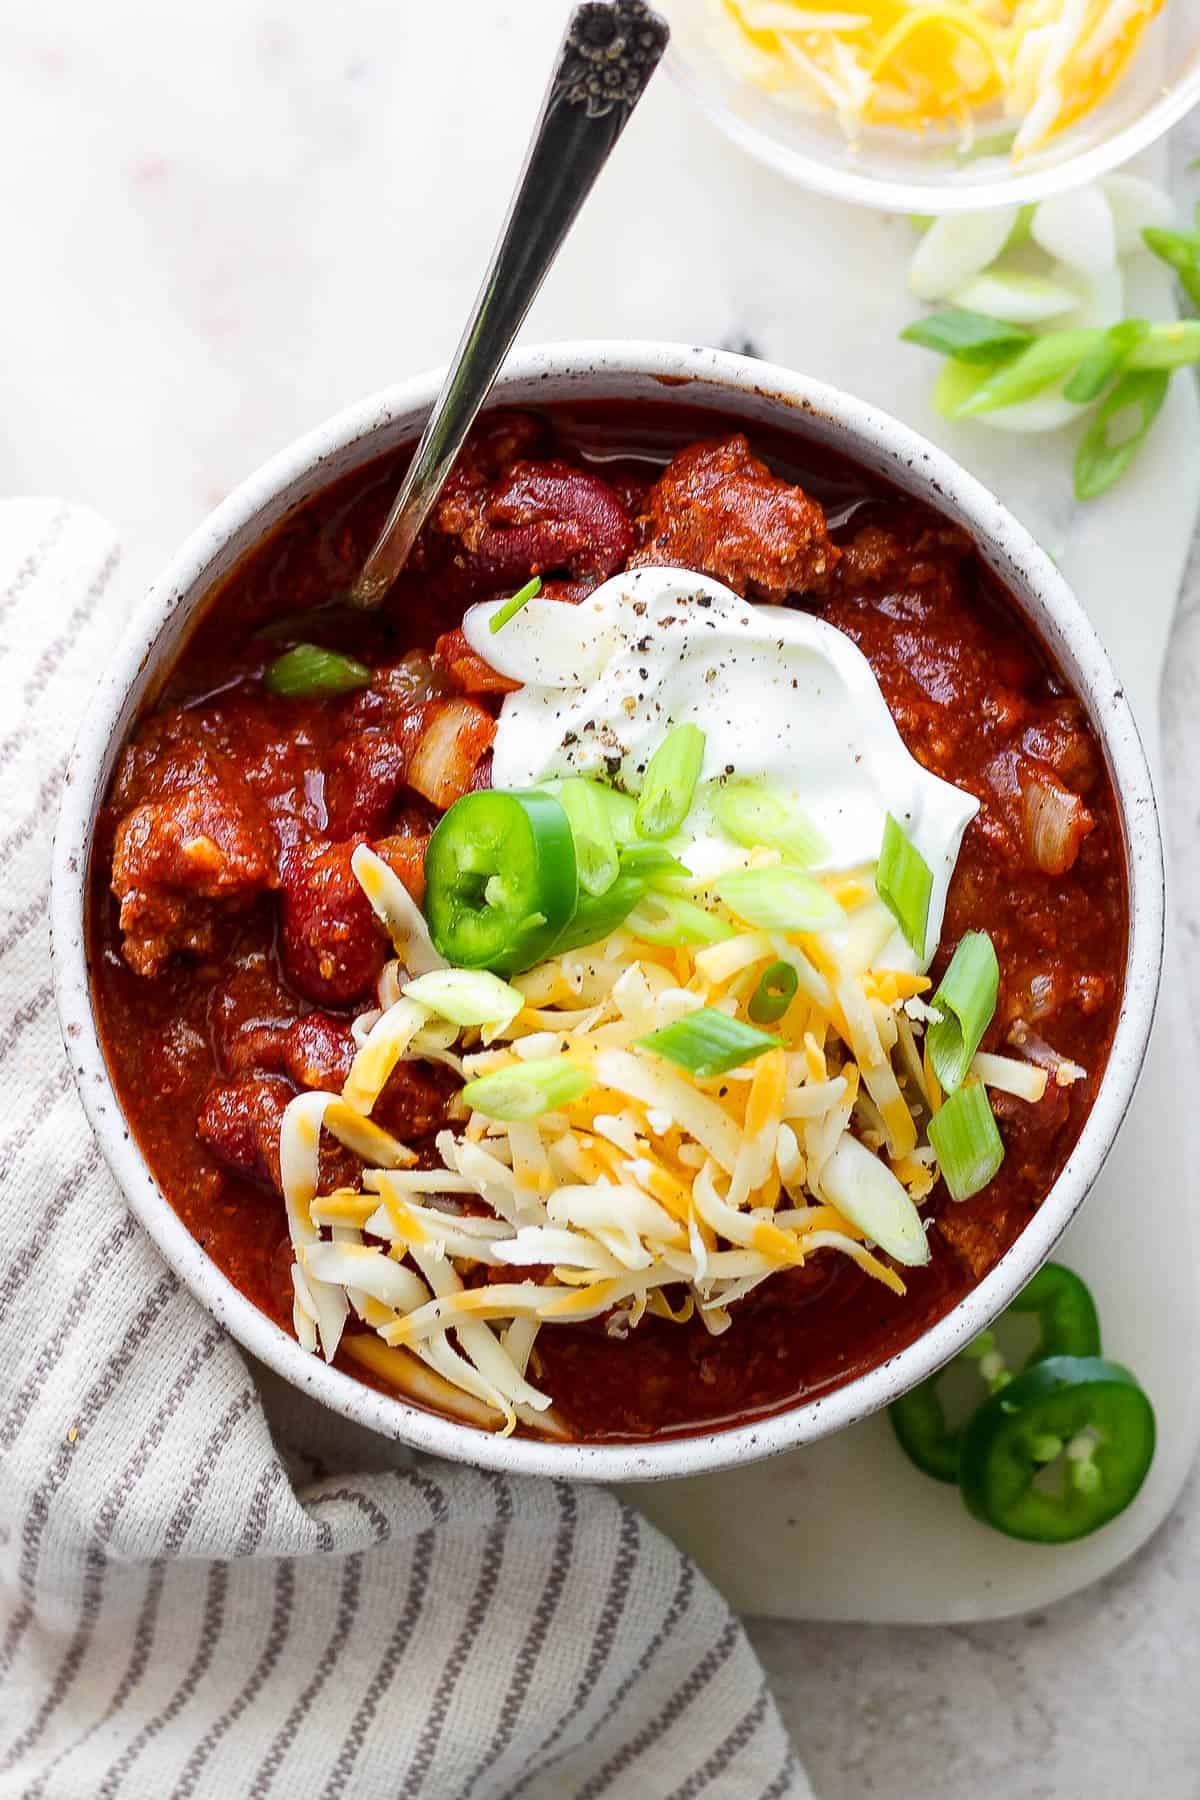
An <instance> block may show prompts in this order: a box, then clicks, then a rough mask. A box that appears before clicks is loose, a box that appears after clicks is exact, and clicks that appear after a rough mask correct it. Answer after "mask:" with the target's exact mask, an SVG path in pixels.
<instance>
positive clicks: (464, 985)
mask: <svg viewBox="0 0 1200 1800" xmlns="http://www.w3.org/2000/svg"><path fill="white" fill-rule="evenodd" d="M404 993H405V995H406V996H407V997H408V999H410V1000H415V1001H418V1002H419V1003H420V1004H421V1005H422V1006H427V1007H428V1008H429V1010H430V1011H431V1012H435V1013H437V1014H438V1015H439V1016H440V1017H441V1018H443V1019H449V1020H450V1022H451V1023H452V1024H454V1025H492V1026H495V1027H496V1028H497V1029H498V1030H502V1029H503V1028H504V1026H506V1025H510V1024H511V1023H512V1021H513V1020H514V1019H515V1018H516V1016H517V1014H518V1013H519V1012H520V1010H521V1008H522V1007H523V1006H524V1004H525V996H524V994H521V993H518V992H517V989H516V988H515V987H510V986H509V984H508V982H507V981H501V979H500V977H499V976H498V975H493V974H491V972H490V971H489V970H487V969H431V970H430V972H429V973H428V974H427V975H418V976H417V978H416V980H415V981H408V982H406V983H405V984H404Z"/></svg>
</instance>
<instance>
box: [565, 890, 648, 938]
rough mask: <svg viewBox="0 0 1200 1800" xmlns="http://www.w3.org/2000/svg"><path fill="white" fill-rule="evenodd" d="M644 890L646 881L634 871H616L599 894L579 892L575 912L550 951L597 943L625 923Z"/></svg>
mask: <svg viewBox="0 0 1200 1800" xmlns="http://www.w3.org/2000/svg"><path fill="white" fill-rule="evenodd" d="M645 892H646V884H645V882H643V881H641V880H640V879H639V878H638V877H637V876H636V875H618V876H617V879H616V880H615V881H614V882H613V884H612V886H611V887H610V888H606V889H605V891H604V893H602V894H589V893H587V892H586V891H583V892H581V893H580V895H579V899H578V901H577V903H576V906H575V912H574V915H573V916H572V918H571V919H570V920H569V921H568V923H567V925H566V926H565V927H564V928H563V931H562V933H561V935H560V936H559V937H557V938H556V939H555V940H554V951H553V954H554V955H555V956H565V955H566V953H567V951H568V950H583V949H585V948H586V947H587V945H588V944H598V943H600V941H601V940H602V939H603V938H607V937H611V936H612V934H613V932H614V931H615V930H616V929H617V927H618V925H623V924H624V923H625V921H626V919H627V918H628V917H629V915H630V913H631V912H632V911H633V909H634V907H635V906H636V905H637V904H638V902H639V901H640V900H641V898H642V896H643V895H644V894H645Z"/></svg>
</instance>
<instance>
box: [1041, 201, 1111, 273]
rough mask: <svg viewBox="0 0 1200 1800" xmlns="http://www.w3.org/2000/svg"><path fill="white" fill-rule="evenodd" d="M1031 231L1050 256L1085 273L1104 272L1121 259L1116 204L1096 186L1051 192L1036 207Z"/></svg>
mask: <svg viewBox="0 0 1200 1800" xmlns="http://www.w3.org/2000/svg"><path fill="white" fill-rule="evenodd" d="M1029 232H1030V236H1031V237H1032V238H1033V241H1034V243H1035V244H1038V245H1040V246H1041V248H1042V249H1043V250H1044V251H1045V252H1046V254H1047V255H1048V256H1053V257H1055V258H1056V259H1057V260H1058V261H1059V262H1064V263H1066V265H1067V267H1068V268H1071V269H1077V270H1078V271H1079V273H1080V274H1081V275H1088V276H1091V277H1093V278H1094V277H1096V276H1099V275H1104V274H1106V273H1107V272H1108V270H1109V269H1111V268H1112V267H1113V265H1114V264H1115V262H1116V260H1117V234H1116V229H1115V227H1114V224H1113V214H1112V208H1111V206H1110V205H1109V203H1108V199H1107V197H1106V196H1105V194H1104V193H1103V191H1102V190H1101V189H1100V188H1099V187H1096V186H1088V187H1081V188H1073V189H1072V190H1071V192H1070V193H1069V194H1051V195H1050V197H1049V199H1047V200H1041V201H1039V202H1038V204H1037V205H1036V206H1035V207H1034V209H1033V217H1032V218H1031V219H1030V221H1029Z"/></svg>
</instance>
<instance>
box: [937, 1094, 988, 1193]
mask: <svg viewBox="0 0 1200 1800" xmlns="http://www.w3.org/2000/svg"><path fill="white" fill-rule="evenodd" d="M929 1141H930V1143H931V1144H932V1145H933V1148H934V1150H935V1151H936V1153H937V1159H938V1168H939V1169H940V1170H941V1172H942V1179H943V1181H944V1182H945V1183H946V1186H947V1187H948V1188H949V1189H950V1193H951V1196H952V1197H953V1198H954V1199H955V1200H969V1199H970V1198H971V1195H972V1194H977V1193H978V1192H979V1190H980V1188H985V1187H986V1186H987V1184H988V1182H989V1181H990V1180H991V1179H992V1176H993V1175H994V1174H995V1173H996V1170H997V1169H998V1168H999V1167H1000V1164H1001V1163H1002V1162H1003V1161H1004V1144H1003V1142H1002V1141H1001V1137H1000V1133H999V1131H998V1130H997V1128H996V1121H995V1119H994V1118H993V1116H992V1109H991V1107H990V1105H989V1104H988V1097H987V1095H986V1093H985V1092H984V1090H983V1085H982V1083H981V1082H978V1081H969V1082H967V1084H966V1086H965V1087H960V1088H959V1089H958V1091H957V1092H956V1093H953V1094H951V1095H950V1098H949V1099H948V1100H947V1101H946V1103H945V1105H944V1106H942V1107H941V1108H940V1109H939V1111H937V1112H935V1113H934V1115H933V1117H932V1119H930V1121H929Z"/></svg>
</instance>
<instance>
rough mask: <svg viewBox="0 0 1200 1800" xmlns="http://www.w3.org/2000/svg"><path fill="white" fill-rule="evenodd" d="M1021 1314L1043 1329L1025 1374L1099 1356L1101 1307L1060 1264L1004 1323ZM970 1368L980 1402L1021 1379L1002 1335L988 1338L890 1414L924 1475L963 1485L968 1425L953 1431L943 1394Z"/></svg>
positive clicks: (1049, 1268) (1047, 1270) (1039, 1278)
mask: <svg viewBox="0 0 1200 1800" xmlns="http://www.w3.org/2000/svg"><path fill="white" fill-rule="evenodd" d="M1016 1313H1024V1314H1033V1315H1034V1316H1035V1317H1036V1319H1037V1324H1038V1338H1037V1342H1036V1343H1035V1344H1034V1346H1033V1349H1032V1350H1031V1352H1030V1353H1029V1355H1028V1356H1026V1357H1025V1358H1024V1360H1023V1361H1022V1362H1021V1363H1020V1364H1019V1368H1021V1369H1024V1368H1028V1367H1031V1366H1033V1365H1034V1364H1036V1363H1039V1362H1041V1361H1042V1360H1043V1359H1044V1358H1045V1357H1048V1356H1099V1354H1100V1320H1099V1318H1098V1316H1097V1313H1096V1303H1095V1301H1094V1300H1093V1299H1092V1296H1091V1292H1090V1290H1089V1289H1088V1286H1087V1284H1086V1283H1085V1282H1083V1281H1081V1280H1080V1278H1079V1276H1078V1275H1076V1274H1075V1273H1074V1272H1073V1270H1071V1269H1066V1268H1064V1267H1063V1265H1062V1264H1061V1263H1045V1264H1044V1265H1043V1267H1042V1268H1040V1269H1039V1270H1038V1272H1037V1274H1036V1275H1035V1276H1034V1278H1033V1280H1032V1281H1031V1282H1029V1283H1028V1284H1027V1286H1025V1287H1024V1288H1022V1290H1021V1292H1020V1293H1019V1294H1018V1295H1017V1297H1016V1299H1015V1300H1014V1301H1013V1302H1012V1305H1011V1306H1010V1307H1009V1308H1008V1309H1007V1311H1006V1312H1005V1313H1004V1314H1002V1316H1001V1321H1000V1323H1001V1324H1002V1323H1003V1320H1004V1319H1009V1318H1011V1317H1012V1316H1013V1315H1014V1314H1016ZM968 1364H969V1365H971V1367H972V1369H973V1370H974V1372H975V1377H976V1380H975V1386H976V1389H977V1393H978V1400H979V1402H980V1403H983V1402H984V1401H986V1400H987V1399H988V1397H989V1395H991V1394H995V1393H998V1392H1000V1391H1001V1390H1002V1389H1003V1388H1004V1387H1006V1386H1007V1385H1008V1383H1009V1382H1011V1381H1012V1380H1013V1379H1014V1376H1015V1374H1016V1372H1017V1371H1015V1370H1012V1369H1010V1368H1009V1367H1008V1364H1007V1363H1006V1362H1005V1360H1004V1357H1003V1356H1002V1354H1001V1352H1000V1350H999V1348H998V1347H997V1343H996V1334H995V1332H994V1331H985V1332H981V1333H980V1335H979V1336H978V1337H977V1338H975V1339H974V1340H973V1341H972V1342H971V1343H970V1344H968V1346H967V1348H966V1349H965V1350H962V1351H960V1352H959V1354H958V1355H957V1356H956V1357H955V1358H954V1360H953V1362H951V1363H948V1364H947V1366H946V1368H944V1369H939V1370H938V1372H937V1374H936V1375H931V1376H930V1377H929V1380H928V1381H923V1382H922V1383H921V1384H920V1386H919V1387H915V1388H912V1389H911V1390H910V1391H909V1392H908V1393H907V1394H902V1395H901V1396H900V1398H899V1400H896V1401H894V1402H893V1404H892V1406H891V1408H890V1415H891V1420H892V1429H893V1430H894V1431H895V1433H896V1437H897V1440H898V1441H899V1444H900V1446H901V1448H902V1449H903V1450H904V1452H905V1454H906V1455H907V1456H908V1458H909V1460H910V1461H912V1462H914V1463H916V1465H917V1467H918V1469H920V1470H922V1471H923V1473H924V1474H926V1475H932V1476H933V1478H934V1479H935V1480H936V1481H950V1482H956V1481H957V1480H958V1464H959V1451H960V1447H961V1444H962V1438H963V1431H964V1428H965V1418H964V1424H963V1425H959V1426H951V1424H950V1422H949V1419H948V1417H947V1412H946V1403H945V1399H944V1396H943V1392H942V1389H943V1384H944V1383H945V1382H946V1381H947V1380H948V1379H951V1380H953V1379H959V1380H961V1379H963V1378H964V1373H965V1371H964V1369H963V1365H968ZM952 1372H956V1373H952Z"/></svg>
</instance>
